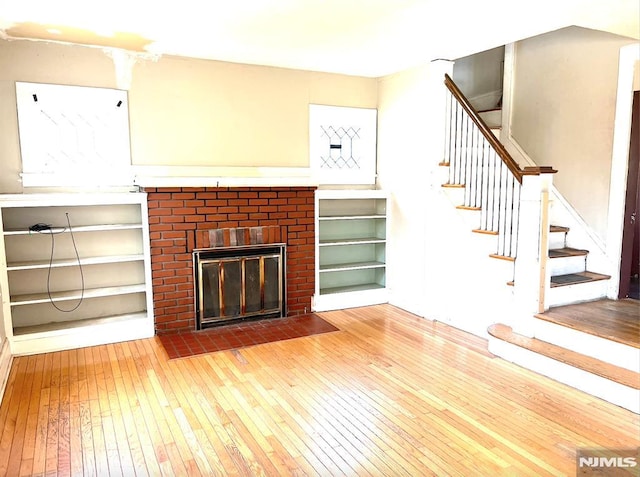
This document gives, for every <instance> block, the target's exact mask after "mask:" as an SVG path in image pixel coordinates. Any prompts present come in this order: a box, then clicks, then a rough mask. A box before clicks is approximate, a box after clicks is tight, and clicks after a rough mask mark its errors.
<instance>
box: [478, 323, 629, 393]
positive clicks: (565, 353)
mask: <svg viewBox="0 0 640 477" xmlns="http://www.w3.org/2000/svg"><path fill="white" fill-rule="evenodd" d="M487 331H488V332H489V334H490V335H491V336H493V337H494V338H497V339H499V340H502V341H506V342H507V343H511V344H513V345H516V346H519V347H521V348H524V349H528V350H530V351H533V352H534V353H538V354H540V355H542V356H546V357H548V358H551V359H554V360H556V361H560V362H562V363H565V364H568V365H570V366H573V367H575V368H579V369H582V370H584V371H587V372H589V373H592V374H595V375H598V376H601V377H603V378H606V379H609V380H611V381H615V382H617V383H620V384H623V385H625V386H629V387H630V388H633V389H640V374H639V373H636V372H634V371H631V370H629V369H625V368H621V367H619V366H616V365H613V364H610V363H606V362H604V361H601V360H599V359H596V358H593V357H591V356H587V355H584V354H581V353H577V352H575V351H572V350H569V349H566V348H562V347H561V346H557V345H554V344H551V343H547V342H546V341H541V340H539V339H536V338H528V337H526V336H522V335H519V334H518V333H514V332H513V330H512V329H511V327H509V326H507V325H503V324H501V323H496V324H494V325H491V326H490V327H489V329H488V330H487Z"/></svg>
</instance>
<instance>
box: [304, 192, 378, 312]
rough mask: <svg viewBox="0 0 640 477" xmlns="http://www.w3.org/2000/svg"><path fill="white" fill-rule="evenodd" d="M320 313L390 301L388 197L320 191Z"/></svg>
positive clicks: (316, 306) (317, 305) (317, 299)
mask: <svg viewBox="0 0 640 477" xmlns="http://www.w3.org/2000/svg"><path fill="white" fill-rule="evenodd" d="M316 219H317V220H316V231H317V233H316V260H317V263H316V271H317V274H316V294H315V298H314V309H315V310H316V311H323V310H330V309H336V308H348V307H350V306H363V305H367V304H374V303H384V302H385V301H387V293H386V242H387V227H388V220H387V196H386V194H385V193H384V192H382V191H377V190H373V191H372V190H318V191H317V192H316Z"/></svg>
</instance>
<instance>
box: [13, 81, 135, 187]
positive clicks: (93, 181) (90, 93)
mask: <svg viewBox="0 0 640 477" xmlns="http://www.w3.org/2000/svg"><path fill="white" fill-rule="evenodd" d="M16 99H17V106H18V127H19V134H20V151H21V155H22V180H23V184H24V185H25V186H71V187H86V186H116V185H118V186H122V185H130V184H132V179H131V174H130V168H131V149H130V143H129V107H128V104H129V102H128V98H127V92H126V91H121V90H117V89H108V88H91V87H84V86H63V85H52V84H41V83H21V82H17V83H16Z"/></svg>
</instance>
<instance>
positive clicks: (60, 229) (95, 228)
mask: <svg viewBox="0 0 640 477" xmlns="http://www.w3.org/2000/svg"><path fill="white" fill-rule="evenodd" d="M140 228H142V224H101V225H80V226H76V225H72V226H71V228H70V229H69V227H65V226H62V225H60V226H57V225H51V229H50V230H42V231H40V232H35V231H33V230H29V229H28V228H27V229H13V230H12V229H7V230H4V231H3V234H4V235H51V234H53V235H56V234H60V233H69V232H73V233H81V232H105V231H107V230H129V229H140Z"/></svg>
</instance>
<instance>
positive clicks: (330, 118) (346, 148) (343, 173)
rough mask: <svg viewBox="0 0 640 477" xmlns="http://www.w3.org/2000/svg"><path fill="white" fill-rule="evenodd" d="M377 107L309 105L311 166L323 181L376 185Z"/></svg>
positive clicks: (321, 181) (327, 182) (325, 182)
mask: <svg viewBox="0 0 640 477" xmlns="http://www.w3.org/2000/svg"><path fill="white" fill-rule="evenodd" d="M376 124H377V110H375V109H367V108H350V107H344V106H325V105H319V104H311V105H309V154H310V156H309V157H310V166H311V170H312V171H313V173H314V176H315V178H316V179H317V180H318V182H319V183H320V184H375V182H376Z"/></svg>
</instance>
